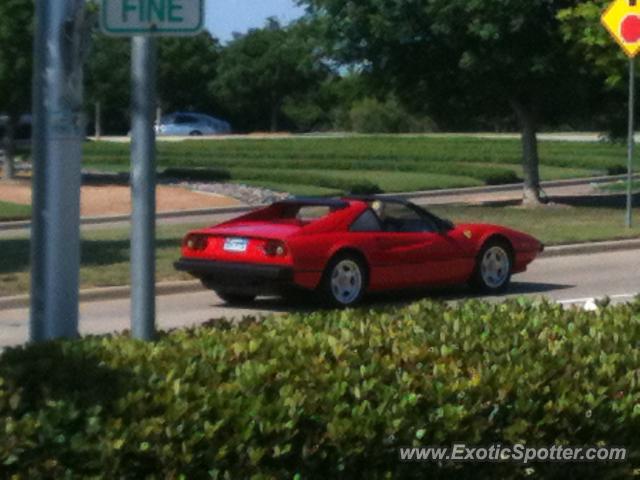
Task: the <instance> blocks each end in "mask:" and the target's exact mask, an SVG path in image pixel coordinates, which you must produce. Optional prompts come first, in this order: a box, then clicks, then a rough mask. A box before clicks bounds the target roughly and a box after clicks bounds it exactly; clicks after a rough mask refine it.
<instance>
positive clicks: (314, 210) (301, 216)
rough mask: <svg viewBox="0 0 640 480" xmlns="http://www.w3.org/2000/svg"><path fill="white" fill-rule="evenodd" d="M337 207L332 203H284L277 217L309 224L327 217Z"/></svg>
mask: <svg viewBox="0 0 640 480" xmlns="http://www.w3.org/2000/svg"><path fill="white" fill-rule="evenodd" d="M337 209H338V208H337V207H335V206H330V205H297V204H291V205H284V206H282V208H281V210H280V211H279V212H278V215H277V217H276V218H277V219H279V220H283V221H287V222H297V223H303V224H307V223H310V222H314V221H316V220H320V219H322V218H325V217H326V216H327V215H329V214H331V213H333V212H335V211H336V210H337Z"/></svg>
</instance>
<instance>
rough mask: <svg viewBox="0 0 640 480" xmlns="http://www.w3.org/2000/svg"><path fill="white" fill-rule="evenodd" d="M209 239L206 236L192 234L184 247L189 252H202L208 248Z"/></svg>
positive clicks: (188, 236)
mask: <svg viewBox="0 0 640 480" xmlns="http://www.w3.org/2000/svg"><path fill="white" fill-rule="evenodd" d="M208 244H209V238H208V237H207V236H206V235H199V234H194V233H192V234H190V235H187V237H186V238H185V239H184V243H183V245H184V246H185V247H187V248H188V249H189V250H195V251H202V250H205V249H206V248H207V245H208Z"/></svg>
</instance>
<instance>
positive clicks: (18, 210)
mask: <svg viewBox="0 0 640 480" xmlns="http://www.w3.org/2000/svg"><path fill="white" fill-rule="evenodd" d="M30 217H31V206H29V205H18V204H17V203H10V202H0V221H2V222H8V221H13V220H26V219H28V218H30Z"/></svg>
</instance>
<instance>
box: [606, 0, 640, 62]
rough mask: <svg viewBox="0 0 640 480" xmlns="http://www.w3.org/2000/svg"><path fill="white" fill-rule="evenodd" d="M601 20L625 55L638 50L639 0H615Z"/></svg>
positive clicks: (639, 42) (636, 52) (639, 26)
mask: <svg viewBox="0 0 640 480" xmlns="http://www.w3.org/2000/svg"><path fill="white" fill-rule="evenodd" d="M601 21H602V24H603V25H604V26H605V28H606V29H607V30H609V33H610V34H611V36H612V37H613V38H614V39H615V40H616V42H618V44H619V45H620V46H621V47H622V49H623V50H624V52H625V53H626V54H627V56H629V57H631V58H633V57H635V56H636V55H637V54H638V52H640V0H615V1H614V2H613V3H612V4H611V5H609V8H607V10H606V11H605V12H604V13H603V14H602V18H601Z"/></svg>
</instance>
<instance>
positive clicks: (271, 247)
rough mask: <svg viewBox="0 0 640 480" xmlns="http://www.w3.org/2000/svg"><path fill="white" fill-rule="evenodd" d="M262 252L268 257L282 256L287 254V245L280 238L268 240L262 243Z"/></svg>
mask: <svg viewBox="0 0 640 480" xmlns="http://www.w3.org/2000/svg"><path fill="white" fill-rule="evenodd" d="M264 253H265V254H266V255H267V256H269V257H284V256H286V255H287V246H286V245H285V243H284V242H281V241H280V240H268V241H267V243H265V245H264Z"/></svg>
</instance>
